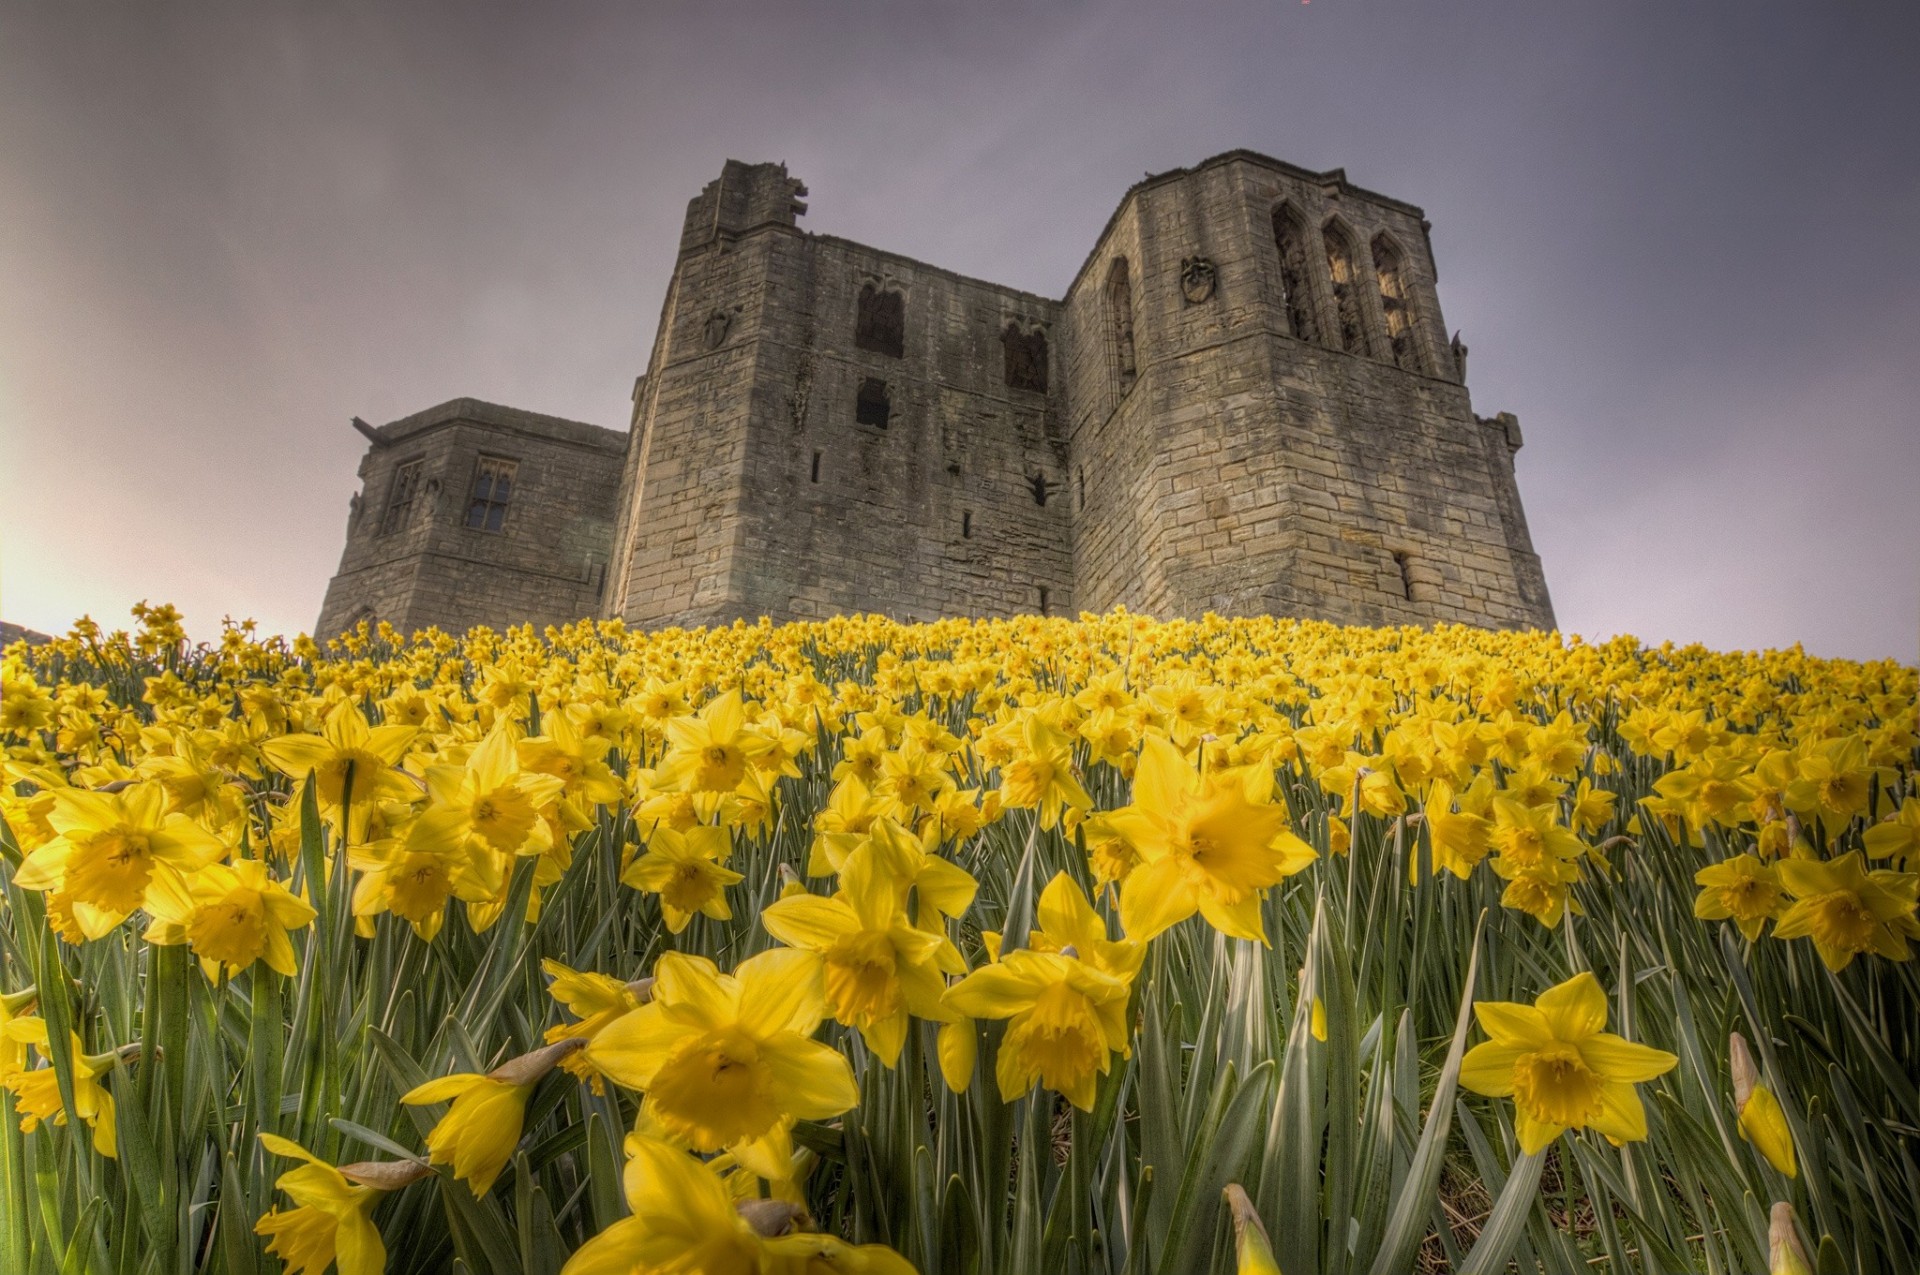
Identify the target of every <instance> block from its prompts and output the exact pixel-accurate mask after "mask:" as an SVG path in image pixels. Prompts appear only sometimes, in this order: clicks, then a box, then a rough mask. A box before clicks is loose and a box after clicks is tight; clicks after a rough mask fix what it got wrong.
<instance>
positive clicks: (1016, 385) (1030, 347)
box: [1000, 318, 1053, 394]
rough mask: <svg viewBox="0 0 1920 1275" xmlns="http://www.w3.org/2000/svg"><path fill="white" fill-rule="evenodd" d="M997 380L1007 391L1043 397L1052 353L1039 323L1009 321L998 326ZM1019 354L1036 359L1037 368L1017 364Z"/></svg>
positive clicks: (1043, 327) (1018, 320)
mask: <svg viewBox="0 0 1920 1275" xmlns="http://www.w3.org/2000/svg"><path fill="white" fill-rule="evenodd" d="M1000 348H1001V354H1002V357H1001V379H1002V380H1003V381H1005V383H1006V386H1007V388H1008V389H1012V390H1023V391H1026V392H1027V393H1031V394H1045V393H1046V392H1047V383H1048V379H1049V378H1048V364H1049V362H1050V361H1051V359H1052V357H1053V352H1052V350H1051V348H1050V347H1049V345H1048V342H1047V329H1046V325H1045V324H1043V323H1033V322H1027V321H1023V320H1021V319H1018V318H1009V319H1008V320H1007V321H1006V322H1005V323H1004V324H1002V325H1001V327H1000ZM1016 351H1023V352H1024V355H1025V357H1026V358H1027V359H1029V360H1032V359H1036V358H1037V360H1038V366H1037V367H1022V366H1020V365H1019V360H1020V358H1021V354H1020V353H1017V352H1016Z"/></svg>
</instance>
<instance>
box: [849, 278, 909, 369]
mask: <svg viewBox="0 0 1920 1275" xmlns="http://www.w3.org/2000/svg"><path fill="white" fill-rule="evenodd" d="M889 299H891V304H889ZM884 309H895V310H897V314H896V315H895V316H894V317H895V318H897V319H898V321H899V327H898V330H897V331H895V332H893V333H891V335H892V336H893V337H895V338H896V340H894V341H889V340H888V339H887V337H888V336H889V335H890V334H889V333H887V332H886V331H884V330H876V325H877V324H878V322H879V319H880V318H884V317H885V316H884V314H882V313H880V312H881V311H883V310H884ZM870 315H873V316H874V317H871V318H870V317H869V316H870ZM853 348H854V349H856V350H864V351H866V352H867V353H869V354H878V355H880V356H881V357H883V358H890V359H904V358H906V357H907V290H906V288H905V287H903V286H902V285H900V284H899V283H897V282H895V281H894V280H892V279H877V278H873V277H871V276H869V277H867V278H865V279H862V280H861V282H860V290H859V291H858V292H856V293H854V297H853Z"/></svg>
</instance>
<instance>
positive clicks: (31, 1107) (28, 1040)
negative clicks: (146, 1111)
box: [0, 1018, 140, 1159]
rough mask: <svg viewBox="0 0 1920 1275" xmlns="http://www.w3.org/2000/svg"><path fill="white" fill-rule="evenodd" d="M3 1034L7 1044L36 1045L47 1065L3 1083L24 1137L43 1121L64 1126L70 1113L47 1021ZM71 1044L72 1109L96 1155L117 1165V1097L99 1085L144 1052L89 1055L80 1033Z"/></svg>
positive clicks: (133, 1048)
mask: <svg viewBox="0 0 1920 1275" xmlns="http://www.w3.org/2000/svg"><path fill="white" fill-rule="evenodd" d="M4 1031H5V1033H6V1035H7V1037H8V1039H10V1040H12V1041H14V1042H15V1043H17V1044H22V1045H32V1046H33V1047H34V1049H35V1050H36V1051H38V1052H39V1054H40V1056H41V1057H42V1058H44V1059H46V1060H47V1061H48V1065H47V1066H44V1067H36V1068H33V1069H32V1070H26V1069H21V1070H17V1071H14V1072H12V1073H11V1074H9V1075H6V1076H5V1077H0V1083H4V1084H5V1086H6V1087H7V1088H8V1089H11V1090H13V1096H14V1099H15V1103H16V1105H17V1106H18V1107H19V1108H20V1132H22V1133H32V1132H33V1131H34V1130H35V1129H38V1128H39V1127H40V1122H41V1121H43V1120H45V1121H50V1122H51V1123H53V1124H55V1125H60V1126H64V1125H65V1124H66V1123H67V1108H66V1104H65V1103H64V1102H63V1101H62V1100H61V1097H60V1081H59V1078H58V1076H56V1075H55V1073H54V1069H53V1066H52V1059H53V1051H52V1049H51V1047H50V1046H49V1045H48V1040H49V1037H48V1034H47V1023H46V1020H45V1019H43V1018H15V1019H13V1020H12V1021H10V1022H8V1023H7V1024H6V1026H5V1028H4ZM67 1039H68V1049H69V1051H70V1056H71V1057H72V1059H73V1109H74V1111H76V1112H77V1113H79V1116H80V1118H81V1119H82V1120H84V1121H86V1122H87V1124H88V1125H89V1126H91V1128H92V1129H93V1149H94V1150H95V1151H97V1152H99V1153H100V1154H101V1155H103V1156H106V1157H107V1158H108V1159H113V1158H114V1157H115V1156H116V1155H117V1154H118V1153H119V1152H118V1146H119V1135H118V1133H117V1132H116V1130H115V1127H114V1114H113V1095H112V1094H111V1093H109V1092H107V1087H106V1086H105V1085H103V1084H101V1083H100V1077H102V1076H104V1075H106V1074H107V1073H108V1072H109V1071H112V1070H113V1069H114V1067H115V1066H116V1065H117V1064H118V1063H119V1062H120V1061H121V1060H122V1059H123V1058H128V1057H137V1056H138V1055H139V1050H140V1046H139V1045H138V1044H132V1045H126V1046H122V1048H121V1049H119V1050H115V1051H111V1052H108V1053H104V1054H89V1053H86V1052H85V1047H84V1046H83V1045H82V1044H81V1041H80V1034H79V1033H78V1032H70V1033H68V1037H67Z"/></svg>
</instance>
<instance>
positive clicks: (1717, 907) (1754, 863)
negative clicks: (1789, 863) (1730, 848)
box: [1693, 854, 1787, 941]
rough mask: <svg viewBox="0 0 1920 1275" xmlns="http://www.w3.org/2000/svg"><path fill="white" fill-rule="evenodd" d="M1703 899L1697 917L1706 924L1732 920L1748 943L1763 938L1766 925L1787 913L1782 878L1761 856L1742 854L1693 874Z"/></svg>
mask: <svg viewBox="0 0 1920 1275" xmlns="http://www.w3.org/2000/svg"><path fill="white" fill-rule="evenodd" d="M1693 881H1694V884H1695V885H1698V886H1699V887H1700V893H1699V895H1698V896H1697V897H1696V898H1695V899H1694V901H1693V914H1694V915H1695V916H1697V917H1699V918H1700V919H1701V920H1703V921H1726V920H1731V921H1732V922H1733V923H1734V924H1735V925H1738V926H1739V927H1740V932H1741V933H1742V934H1744V935H1746V936H1747V938H1748V940H1749V941H1751V940H1753V939H1757V938H1759V937H1760V931H1761V929H1762V928H1764V927H1765V925H1766V923H1767V922H1768V921H1770V920H1773V919H1774V918H1776V917H1778V916H1779V915H1780V914H1781V913H1782V912H1784V911H1786V909H1787V899H1786V895H1785V893H1784V892H1783V891H1782V890H1781V888H1780V874H1779V871H1778V869H1777V868H1775V867H1774V866H1773V865H1772V864H1768V863H1764V862H1762V861H1761V859H1760V857H1759V856H1758V855H1752V854H1742V855H1735V856H1734V857H1733V858H1731V859H1728V860H1725V861H1724V862H1721V863H1712V864H1708V865H1707V866H1706V867H1704V868H1702V869H1700V870H1699V871H1698V872H1696V873H1694V874H1693Z"/></svg>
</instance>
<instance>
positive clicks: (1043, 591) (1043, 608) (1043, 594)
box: [1040, 584, 1047, 615]
mask: <svg viewBox="0 0 1920 1275" xmlns="http://www.w3.org/2000/svg"><path fill="white" fill-rule="evenodd" d="M1040 614H1041V615H1045V614H1047V586H1046V585H1044V584H1043V585H1041V586H1040Z"/></svg>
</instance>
